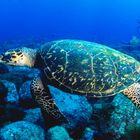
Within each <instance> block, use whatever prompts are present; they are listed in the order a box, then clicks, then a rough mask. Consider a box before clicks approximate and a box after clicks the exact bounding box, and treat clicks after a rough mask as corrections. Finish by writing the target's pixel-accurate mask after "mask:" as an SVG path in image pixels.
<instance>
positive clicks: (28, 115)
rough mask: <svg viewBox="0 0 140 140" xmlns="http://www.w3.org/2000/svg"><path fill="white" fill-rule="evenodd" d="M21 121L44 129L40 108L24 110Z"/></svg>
mask: <svg viewBox="0 0 140 140" xmlns="http://www.w3.org/2000/svg"><path fill="white" fill-rule="evenodd" d="M23 120H24V121H28V122H31V123H34V124H37V125H40V126H42V127H45V126H44V120H43V117H42V114H41V110H40V108H34V109H27V110H25V116H24V118H23Z"/></svg>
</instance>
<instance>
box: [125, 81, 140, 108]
mask: <svg viewBox="0 0 140 140" xmlns="http://www.w3.org/2000/svg"><path fill="white" fill-rule="evenodd" d="M123 94H124V95H126V96H127V97H128V98H129V99H130V100H131V101H132V102H133V103H134V104H135V105H136V106H137V107H138V108H139V109H140V84H139V83H134V84H132V85H131V86H129V87H128V88H126V89H125V90H124V91H123Z"/></svg>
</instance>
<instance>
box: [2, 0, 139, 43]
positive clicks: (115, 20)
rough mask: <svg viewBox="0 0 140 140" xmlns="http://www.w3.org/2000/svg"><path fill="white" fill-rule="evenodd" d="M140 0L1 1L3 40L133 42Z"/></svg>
mask: <svg viewBox="0 0 140 140" xmlns="http://www.w3.org/2000/svg"><path fill="white" fill-rule="evenodd" d="M138 19H139V20H140V0H0V41H1V40H12V39H14V40H15V39H24V38H25V39H27V38H31V37H34V38H40V37H42V38H46V39H48V40H55V39H63V38H73V39H84V40H89V41H95V42H100V43H108V44H110V43H120V42H123V41H129V40H130V39H131V37H132V36H133V35H137V36H138V35H139V34H138V33H137V27H138V25H139V24H138V22H137V20H138Z"/></svg>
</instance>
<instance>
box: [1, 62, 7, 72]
mask: <svg viewBox="0 0 140 140" xmlns="http://www.w3.org/2000/svg"><path fill="white" fill-rule="evenodd" d="M8 72H9V69H8V67H7V66H6V65H4V64H2V63H0V74H3V73H8Z"/></svg>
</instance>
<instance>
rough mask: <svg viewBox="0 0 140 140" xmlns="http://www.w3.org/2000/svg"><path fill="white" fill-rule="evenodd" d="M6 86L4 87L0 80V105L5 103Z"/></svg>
mask: <svg viewBox="0 0 140 140" xmlns="http://www.w3.org/2000/svg"><path fill="white" fill-rule="evenodd" d="M7 92H8V90H7V88H6V87H5V85H4V84H3V82H1V81H0V105H2V104H4V103H5V100H4V98H5V96H6V95H7Z"/></svg>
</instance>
